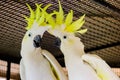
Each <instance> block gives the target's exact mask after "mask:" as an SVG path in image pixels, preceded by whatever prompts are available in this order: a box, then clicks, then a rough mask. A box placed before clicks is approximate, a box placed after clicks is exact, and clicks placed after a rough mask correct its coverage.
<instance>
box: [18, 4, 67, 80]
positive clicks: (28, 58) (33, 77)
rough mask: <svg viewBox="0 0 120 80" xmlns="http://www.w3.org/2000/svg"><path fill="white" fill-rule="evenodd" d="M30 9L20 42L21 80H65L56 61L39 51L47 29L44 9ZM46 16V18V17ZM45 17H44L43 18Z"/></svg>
mask: <svg viewBox="0 0 120 80" xmlns="http://www.w3.org/2000/svg"><path fill="white" fill-rule="evenodd" d="M27 6H28V8H29V9H30V13H31V15H30V17H29V18H27V17H25V18H26V20H27V21H28V22H27V23H28V26H27V27H26V29H27V32H26V34H25V36H24V38H23V40H22V45H21V56H22V59H21V61H20V77H21V79H22V80H67V77H66V76H65V73H64V72H63V70H62V67H61V66H60V65H59V63H58V62H57V61H56V59H55V58H54V57H53V56H52V55H51V54H50V53H49V52H48V51H46V50H43V49H41V41H42V36H43V34H44V32H45V31H46V30H47V29H48V28H49V27H47V26H48V25H47V23H46V21H45V19H46V18H47V16H48V13H47V12H46V9H47V7H49V5H47V6H46V7H45V8H43V9H42V8H40V5H38V4H36V6H37V9H36V11H33V10H32V9H31V7H30V6H29V5H28V4H27ZM46 15H47V16H46ZM45 16H46V17H45Z"/></svg>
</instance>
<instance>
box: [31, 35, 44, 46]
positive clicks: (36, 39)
mask: <svg viewBox="0 0 120 80" xmlns="http://www.w3.org/2000/svg"><path fill="white" fill-rule="evenodd" d="M41 41H42V38H41V36H40V35H37V36H35V37H34V39H33V45H34V47H35V48H38V47H40V46H41Z"/></svg>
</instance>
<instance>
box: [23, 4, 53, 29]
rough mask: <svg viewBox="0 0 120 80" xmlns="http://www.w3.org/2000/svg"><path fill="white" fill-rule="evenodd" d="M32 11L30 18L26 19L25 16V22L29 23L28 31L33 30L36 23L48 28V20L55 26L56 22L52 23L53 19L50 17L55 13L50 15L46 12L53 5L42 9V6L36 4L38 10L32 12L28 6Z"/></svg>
mask: <svg viewBox="0 0 120 80" xmlns="http://www.w3.org/2000/svg"><path fill="white" fill-rule="evenodd" d="M26 5H27V6H28V8H29V10H30V17H26V16H24V18H25V20H26V21H27V27H26V29H27V30H29V29H31V28H32V25H33V23H34V22H35V21H36V23H38V25H39V26H46V25H47V22H48V21H47V20H48V19H51V20H49V21H51V22H49V23H50V24H51V25H52V26H53V25H54V22H53V21H52V20H53V18H52V17H50V16H52V15H54V14H53V13H51V14H48V13H47V12H46V10H47V8H48V7H49V6H51V4H48V5H47V6H45V7H44V8H41V6H42V4H40V5H38V4H35V5H36V10H35V11H34V10H32V8H31V7H30V6H29V5H28V4H26Z"/></svg>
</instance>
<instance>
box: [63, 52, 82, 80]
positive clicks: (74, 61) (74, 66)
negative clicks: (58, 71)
mask: <svg viewBox="0 0 120 80" xmlns="http://www.w3.org/2000/svg"><path fill="white" fill-rule="evenodd" d="M81 54H84V51H81V53H80V52H76V51H71V52H69V55H64V58H65V65H66V68H67V70H68V74H69V75H68V76H69V78H70V79H71V76H72V79H76V78H75V77H76V76H77V77H78V76H79V75H80V74H81V73H82V72H79V71H82V68H81V67H83V64H84V63H83V60H82V59H81V56H82V55H81ZM78 69H79V71H78ZM80 69H81V70H80ZM73 74H74V75H73ZM72 79H71V80H72ZM78 80H79V79H78Z"/></svg>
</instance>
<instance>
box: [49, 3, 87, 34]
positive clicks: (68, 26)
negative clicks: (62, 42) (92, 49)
mask: <svg viewBox="0 0 120 80" xmlns="http://www.w3.org/2000/svg"><path fill="white" fill-rule="evenodd" d="M58 2H59V12H57V11H54V12H56V18H55V19H54V20H55V26H52V27H53V28H56V27H58V28H60V29H62V31H66V32H72V33H74V32H78V33H81V34H83V33H85V32H86V31H87V29H82V30H80V28H81V27H82V26H83V24H84V23H85V20H84V17H85V14H84V15H83V16H81V17H80V18H79V19H78V20H76V21H73V11H72V10H71V11H70V12H69V13H68V14H67V16H66V18H65V17H64V12H63V9H62V6H61V3H60V1H58ZM51 17H52V16H51ZM61 25H64V26H65V27H64V28H63V27H62V26H61Z"/></svg>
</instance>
